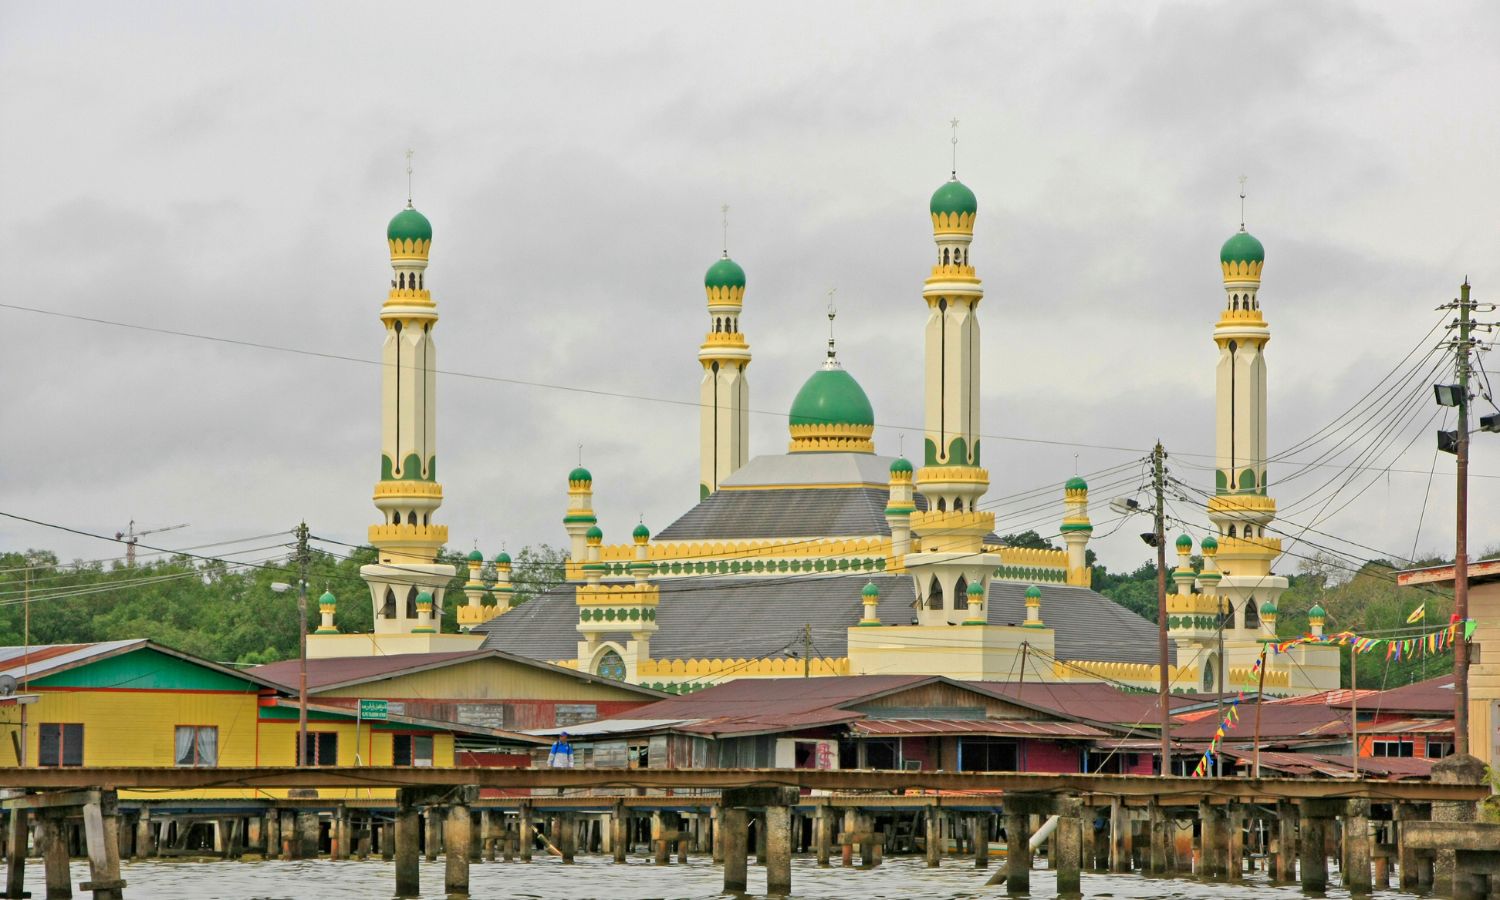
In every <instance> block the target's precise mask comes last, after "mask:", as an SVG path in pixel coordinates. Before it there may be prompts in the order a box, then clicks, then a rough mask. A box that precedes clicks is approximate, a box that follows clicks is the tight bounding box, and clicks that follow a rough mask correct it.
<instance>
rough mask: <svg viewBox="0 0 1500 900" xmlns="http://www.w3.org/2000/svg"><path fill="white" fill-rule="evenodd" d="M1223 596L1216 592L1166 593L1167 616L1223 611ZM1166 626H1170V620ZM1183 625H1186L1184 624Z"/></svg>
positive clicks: (1214, 613) (1211, 613)
mask: <svg viewBox="0 0 1500 900" xmlns="http://www.w3.org/2000/svg"><path fill="white" fill-rule="evenodd" d="M1224 603H1225V598H1224V597H1221V596H1219V595H1218V594H1168V595H1167V615H1168V616H1193V615H1206V616H1214V615H1217V614H1218V613H1220V612H1222V611H1224ZM1168 626H1169V627H1171V622H1170V620H1169V621H1168ZM1183 627H1188V626H1186V625H1184V626H1183Z"/></svg>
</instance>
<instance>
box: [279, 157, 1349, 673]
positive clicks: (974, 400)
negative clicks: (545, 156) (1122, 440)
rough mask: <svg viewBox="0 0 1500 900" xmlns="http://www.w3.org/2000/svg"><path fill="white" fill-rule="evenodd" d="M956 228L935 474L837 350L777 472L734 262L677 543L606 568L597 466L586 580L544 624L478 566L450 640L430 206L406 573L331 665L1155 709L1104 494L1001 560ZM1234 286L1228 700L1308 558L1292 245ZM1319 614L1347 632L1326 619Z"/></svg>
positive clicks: (935, 375) (1290, 658)
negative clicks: (693, 496) (1271, 409)
mask: <svg viewBox="0 0 1500 900" xmlns="http://www.w3.org/2000/svg"><path fill="white" fill-rule="evenodd" d="M928 212H929V215H930V217H931V222H932V229H933V240H934V243H935V245H936V246H935V248H934V252H933V257H932V260H933V262H932V267H931V270H930V271H929V272H928V274H927V277H926V280H925V281H924V282H923V284H922V291H921V297H922V302H923V304H924V305H925V306H926V310H927V315H926V324H925V326H924V331H923V335H922V347H923V351H924V364H923V365H924V393H923V397H924V427H925V438H924V441H923V447H922V455H921V458H920V460H918V461H916V462H913V461H911V460H908V459H906V458H904V457H900V456H897V457H889V456H882V455H879V454H878V453H877V452H876V449H875V445H874V442H873V436H874V431H875V421H876V420H875V413H874V408H873V406H872V404H871V402H870V399H869V397H868V396H867V395H866V393H865V391H864V389H863V388H862V387H861V386H860V384H859V382H858V381H857V380H856V379H855V378H854V376H853V374H851V373H850V372H849V371H848V370H846V369H845V368H844V366H843V365H842V364H841V362H840V360H839V358H838V355H837V351H836V347H835V345H834V343H833V340H832V339H831V338H830V340H829V344H828V352H827V359H826V361H825V362H824V363H823V365H822V367H821V368H820V369H819V370H818V371H816V372H813V373H811V375H810V376H809V377H808V378H807V380H806V382H805V383H804V384H803V385H802V388H801V390H799V391H798V392H797V395H796V397H795V398H794V399H793V400H792V403H791V408H790V411H789V414H788V417H787V432H788V433H787V450H786V452H785V453H780V454H773V455H767V456H757V457H753V458H752V457H751V456H750V454H749V445H750V442H749V427H750V418H749V404H750V387H749V382H748V380H747V371H748V369H749V365H750V361H751V353H750V343H749V340H748V337H747V333H746V332H745V331H743V330H742V325H741V321H740V317H741V314H742V313H743V312H744V311H745V310H744V308H745V301H746V285H747V278H746V274H745V270H744V268H742V267H741V266H740V265H739V264H738V263H736V262H735V261H734V260H732V259H730V258H729V256H728V254H727V252H726V253H725V254H724V256H723V258H721V259H719V260H717V261H715V262H714V263H713V265H711V266H709V268H708V271H707V274H706V275H705V276H704V292H705V299H706V303H707V313H708V317H707V319H708V321H707V326H708V327H707V333H706V334H705V336H704V340H703V343H702V344H701V345H700V346H699V347H698V362H699V364H700V366H701V368H702V372H703V375H702V383H701V387H700V392H699V417H700V443H699V453H700V465H699V472H700V475H699V498H700V499H699V502H698V503H697V505H696V506H694V507H692V508H691V509H689V510H687V511H686V512H684V513H683V514H682V515H681V516H680V517H679V518H678V519H677V520H676V521H675V522H672V523H671V524H669V525H668V526H667V527H665V528H663V529H662V530H660V531H658V532H657V533H656V534H654V535H653V534H652V533H651V532H650V530H649V529H647V528H646V526H645V525H637V526H636V527H635V528H634V530H633V531H632V532H631V534H630V539H629V540H628V541H623V542H619V543H606V542H605V532H604V529H603V527H602V523H600V522H599V521H598V520H597V517H596V516H595V514H594V510H593V496H594V490H595V483H594V478H593V476H592V474H591V473H590V472H589V471H588V470H586V469H584V468H582V467H579V468H575V469H573V470H572V471H571V472H569V473H567V479H566V508H565V509H563V511H562V512H563V514H562V525H563V528H564V529H565V530H566V531H567V534H568V537H569V542H570V553H569V558H568V562H567V566H566V576H567V577H566V581H565V582H564V583H562V584H560V585H558V586H557V587H555V588H552V589H550V590H548V591H546V592H544V593H542V594H540V595H539V596H536V597H534V598H532V599H531V600H529V601H528V602H526V603H522V604H516V603H515V602H513V597H514V589H513V586H512V584H511V579H510V575H511V568H512V563H511V559H510V557H509V556H508V555H506V554H504V553H501V554H500V555H498V556H496V557H495V558H494V559H492V560H486V559H485V558H484V556H483V555H482V554H480V553H479V552H478V551H475V552H474V553H471V554H470V555H469V557H468V560H467V562H468V565H467V568H468V580H467V582H466V583H465V584H464V585H463V587H462V589H461V592H462V595H463V599H462V602H461V604H460V605H458V606H457V609H456V619H457V622H458V631H457V633H445V632H444V631H443V630H442V621H443V609H444V607H445V605H446V604H447V603H448V602H449V601H450V597H449V589H448V588H449V584H450V583H451V582H452V581H453V580H454V578H455V575H456V574H457V573H456V572H455V571H454V567H453V566H450V565H446V564H443V563H441V562H439V561H438V554H439V551H440V550H441V548H442V547H443V545H444V544H445V543H446V542H447V537H448V535H447V529H446V527H444V526H442V525H438V524H435V523H434V522H433V516H434V514H435V513H436V512H437V510H438V509H439V507H440V506H441V504H442V500H443V489H442V485H441V484H440V483H439V482H438V480H437V453H436V447H437V441H436V425H435V417H434V410H435V400H436V393H437V386H438V385H437V379H436V377H435V370H436V356H435V349H434V344H433V330H434V328H435V326H436V325H437V321H438V314H437V304H436V302H435V301H434V300H433V298H432V294H431V291H429V290H428V288H427V287H426V270H427V265H428V260H429V252H430V250H431V247H432V226H431V224H430V223H429V222H428V220H427V218H426V217H425V216H423V215H422V214H421V213H420V212H418V211H417V210H416V209H414V208H413V207H412V206H411V204H410V202H408V204H407V208H406V209H403V210H402V211H401V212H399V213H398V214H397V215H396V216H395V218H393V219H392V220H391V222H390V225H389V227H388V228H387V231H386V239H387V243H388V245H389V248H390V253H391V266H392V270H393V271H392V276H391V287H390V291H389V293H388V294H387V296H386V299H385V302H384V304H383V305H382V307H381V310H380V319H381V322H382V323H383V324H384V326H385V344H384V349H383V361H384V363H385V365H384V366H383V375H382V384H381V445H382V449H381V466H380V480H379V482H377V484H376V485H375V491H374V501H375V506H376V508H377V509H378V510H379V512H380V522H379V524H376V525H372V526H370V529H369V542H370V543H371V544H372V545H374V546H375V547H376V548H377V549H378V554H379V555H378V562H376V563H374V564H372V565H369V566H366V567H364V568H363V569H362V570H361V575H362V576H363V577H364V579H365V581H366V582H367V583H368V585H369V588H370V599H371V602H372V604H373V607H374V629H373V632H372V633H369V634H341V633H339V632H338V631H337V629H336V627H335V626H334V621H333V619H334V616H333V614H334V611H335V606H334V604H335V603H336V602H337V601H335V600H334V598H333V597H332V596H331V595H325V597H324V600H323V604H322V609H321V611H322V613H323V624H322V627H320V628H319V629H318V631H317V633H316V634H313V635H311V636H309V640H308V652H309V654H310V655H311V656H314V657H351V656H370V655H389V654H398V653H432V652H441V651H453V650H468V649H473V648H475V647H480V646H482V647H486V648H495V649H499V650H504V651H508V652H511V653H516V654H520V655H524V656H527V657H531V658H535V659H538V660H542V661H545V662H549V663H552V664H555V665H558V666H564V667H568V668H573V669H577V670H579V671H582V672H587V673H590V674H594V675H597V676H600V677H606V678H614V679H620V680H624V681H627V682H631V683H636V684H642V685H647V686H650V687H654V688H658V689H662V690H666V691H672V692H688V691H692V690H696V689H699V688H702V687H706V686H708V685H711V684H714V683H718V682H721V681H725V680H729V679H735V678H756V677H777V676H788V675H807V676H837V675H847V674H875V673H880V674H941V675H947V676H950V677H954V678H959V679H969V680H991V681H1015V680H1024V681H1043V682H1075V681H1091V680H1107V681H1110V682H1113V683H1116V684H1121V685H1125V686H1129V687H1132V688H1138V689H1142V690H1155V689H1156V686H1157V679H1158V674H1159V672H1158V668H1157V662H1158V659H1157V630H1156V626H1155V625H1154V624H1153V623H1151V622H1148V621H1146V620H1145V619H1143V618H1141V617H1139V616H1137V615H1135V614H1134V613H1131V612H1130V611H1128V610H1126V609H1125V608H1123V607H1121V606H1119V605H1118V604H1116V603H1114V602H1113V601H1111V600H1110V599H1108V598H1107V597H1104V596H1103V595H1101V594H1098V593H1096V592H1094V591H1093V590H1091V589H1090V588H1089V585H1090V581H1091V569H1090V566H1089V565H1088V564H1087V561H1086V560H1087V556H1086V550H1087V547H1088V543H1089V539H1090V537H1091V535H1092V531H1093V525H1092V524H1091V521H1090V510H1091V501H1090V498H1089V489H1088V485H1087V484H1086V483H1085V481H1084V480H1083V479H1082V478H1078V477H1074V478H1071V479H1069V480H1068V481H1067V482H1066V483H1065V484H1062V485H1060V494H1061V496H1060V497H1059V501H1060V503H1059V521H1058V524H1057V532H1056V533H1057V536H1058V538H1059V539H1060V540H1061V542H1062V544H1063V546H1064V549H1061V550H1043V549H1035V548H1026V547H1013V546H1007V545H1005V544H1004V543H1003V542H1002V541H1001V540H1000V539H999V538H998V537H996V533H995V513H994V512H992V511H990V510H989V509H987V508H986V507H987V504H986V503H985V501H984V497H985V494H986V493H987V492H988V490H989V487H990V475H989V472H988V471H987V470H986V469H985V468H984V467H983V464H982V462H981V449H982V443H983V442H982V437H983V434H982V429H981V425H980V377H979V375H980V360H981V356H982V351H983V347H984V344H983V340H982V338H981V336H980V328H979V307H980V301H981V300H982V299H983V297H984V290H983V286H982V283H981V281H980V279H979V276H978V271H977V268H976V266H975V263H976V260H973V259H971V258H970V256H969V251H970V245H971V242H972V239H973V236H974V228H975V225H976V221H977V219H978V212H979V203H978V200H977V198H976V197H975V194H974V192H973V191H971V190H970V189H969V188H968V187H967V186H965V185H964V184H963V183H962V182H960V181H959V180H958V179H957V175H956V173H954V177H952V178H950V179H949V180H948V181H946V182H945V183H943V184H942V185H941V186H940V187H939V188H938V189H937V191H935V192H934V193H933V195H932V199H931V203H930V205H929V210H928ZM1219 262H1220V270H1221V272H1222V275H1223V283H1224V290H1225V299H1224V306H1223V308H1222V310H1221V312H1220V313H1219V318H1218V321H1217V324H1216V325H1215V326H1214V330H1213V335H1212V336H1213V340H1214V342H1215V343H1216V344H1217V345H1218V347H1219V362H1218V368H1217V375H1216V385H1217V388H1216V418H1215V444H1216V453H1217V458H1218V462H1217V475H1216V485H1215V491H1214V495H1213V498H1212V499H1211V500H1210V501H1209V503H1208V510H1207V512H1208V515H1209V518H1210V519H1211V521H1212V522H1213V524H1214V527H1215V530H1216V532H1217V534H1216V535H1213V536H1209V537H1206V538H1204V540H1203V541H1202V542H1201V545H1200V547H1199V551H1200V552H1201V554H1202V558H1203V565H1202V567H1201V570H1200V571H1194V569H1192V568H1191V567H1190V565H1189V559H1190V557H1191V555H1192V553H1193V549H1194V548H1193V540H1192V538H1191V537H1189V536H1188V535H1183V536H1182V537H1180V538H1178V539H1177V542H1176V550H1177V554H1178V561H1177V563H1178V564H1177V567H1176V569H1175V570H1173V571H1172V572H1170V573H1169V578H1170V579H1171V582H1172V584H1173V587H1172V588H1171V590H1172V593H1170V594H1169V596H1168V625H1169V629H1170V637H1171V642H1170V643H1171V648H1172V651H1171V659H1172V664H1171V666H1170V669H1169V674H1170V676H1171V679H1172V685H1173V690H1174V691H1181V692H1207V691H1214V690H1217V688H1218V684H1219V683H1220V677H1221V676H1222V677H1223V679H1224V683H1225V684H1226V685H1227V687H1228V689H1229V690H1236V689H1253V688H1254V687H1255V686H1256V683H1257V677H1258V676H1257V673H1254V672H1253V669H1252V666H1253V664H1254V661H1255V660H1256V659H1257V658H1258V657H1259V655H1260V653H1261V646H1262V642H1263V641H1265V640H1266V639H1268V638H1270V637H1273V636H1274V635H1275V621H1276V611H1277V607H1276V600H1277V598H1278V596H1279V595H1280V594H1281V592H1282V591H1284V590H1285V589H1286V587H1287V581H1286V579H1285V578H1282V577H1279V576H1276V575H1273V574H1272V573H1271V566H1272V563H1273V562H1274V560H1275V559H1276V557H1277V556H1278V555H1279V554H1280V542H1279V540H1278V539H1276V538H1274V537H1268V536H1267V535H1266V533H1265V528H1266V526H1267V525H1268V524H1269V523H1270V522H1271V521H1272V519H1273V518H1274V516H1275V512H1276V504H1275V501H1274V500H1272V499H1271V497H1270V495H1269V493H1268V489H1267V473H1266V362H1265V357H1264V355H1263V350H1264V347H1265V344H1266V342H1267V341H1268V340H1269V338H1270V331H1269V328H1268V326H1267V324H1266V321H1265V319H1264V318H1263V316H1262V313H1261V308H1260V300H1259V289H1260V282H1261V271H1262V267H1263V265H1264V262H1265V252H1264V248H1263V247H1262V245H1261V243H1260V242H1259V241H1258V240H1256V239H1255V238H1254V237H1252V236H1251V235H1250V234H1249V233H1247V232H1246V231H1245V230H1244V227H1243V225H1242V226H1241V229H1240V231H1239V232H1238V233H1236V234H1234V235H1233V236H1232V237H1230V238H1229V240H1228V241H1226V242H1225V243H1224V245H1223V247H1222V249H1221V251H1220V255H1219ZM915 337H916V336H915V335H913V338H915ZM560 487H561V485H560ZM601 487H602V486H601ZM559 494H560V496H559V500H560V501H561V490H560V491H559ZM559 505H560V506H561V503H560V504H559ZM453 602H455V603H459V601H457V600H454V601H453ZM1310 613H1311V616H1310V622H1311V627H1312V629H1313V630H1314V632H1315V633H1316V632H1320V631H1321V629H1322V625H1323V622H1322V616H1321V613H1322V610H1320V609H1318V608H1314V609H1313V610H1311V611H1310ZM1221 621H1222V622H1223V625H1222V629H1221V627H1220V622H1221ZM1221 630H1222V643H1221V641H1220V636H1221V635H1220V632H1221ZM1221 647H1222V652H1221ZM1338 653H1339V651H1338V649H1337V648H1336V647H1330V646H1307V645H1303V646H1302V647H1299V648H1296V649H1293V650H1292V651H1290V652H1288V653H1283V654H1276V655H1273V656H1271V657H1270V658H1269V660H1270V661H1269V663H1268V665H1267V667H1266V672H1265V674H1264V689H1265V690H1266V691H1267V692H1268V693H1271V694H1277V695H1293V694H1302V693H1309V692H1312V691H1318V690H1325V689H1328V688H1331V687H1337V686H1338V677H1339V665H1338ZM1221 667H1222V669H1223V671H1222V672H1221Z"/></svg>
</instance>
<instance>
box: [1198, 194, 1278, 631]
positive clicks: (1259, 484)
mask: <svg viewBox="0 0 1500 900" xmlns="http://www.w3.org/2000/svg"><path fill="white" fill-rule="evenodd" d="M1240 196H1241V200H1242V201H1243V198H1244V194H1243V193H1242V194H1241V195H1240ZM1242 218H1243V216H1242ZM1265 259H1266V252H1265V248H1264V247H1262V246H1261V243H1260V241H1258V240H1256V239H1255V238H1254V237H1253V236H1251V235H1250V233H1249V232H1247V231H1245V226H1244V222H1243V221H1242V222H1241V223H1240V230H1239V231H1238V232H1237V233H1236V234H1234V235H1233V236H1232V237H1230V238H1229V240H1227V241H1225V242H1224V246H1223V248H1222V249H1221V250H1220V251H1219V266H1220V269H1221V270H1222V271H1223V275H1224V310H1223V312H1222V313H1221V314H1220V316H1219V322H1218V324H1217V325H1216V326H1214V343H1215V344H1217V345H1218V347H1219V365H1218V375H1217V380H1216V385H1215V389H1216V390H1215V393H1216V409H1215V420H1214V421H1215V424H1214V447H1215V455H1216V456H1217V463H1216V472H1215V474H1214V482H1215V483H1214V495H1215V496H1214V498H1213V499H1212V500H1210V501H1209V502H1208V517H1209V518H1210V519H1211V520H1212V521H1213V523H1214V526H1215V528H1216V529H1217V531H1218V546H1219V551H1218V567H1219V572H1220V574H1221V578H1220V579H1219V586H1218V592H1219V595H1220V596H1221V597H1223V598H1224V604H1223V611H1224V612H1225V613H1229V614H1232V615H1233V622H1232V624H1231V626H1230V627H1232V628H1233V629H1235V630H1236V631H1245V630H1246V629H1247V628H1248V629H1249V630H1250V631H1255V630H1257V626H1258V619H1257V614H1256V613H1257V612H1258V610H1259V607H1260V605H1261V604H1264V603H1266V602H1268V601H1269V602H1271V603H1273V604H1274V602H1275V600H1276V598H1277V596H1278V595H1280V594H1281V592H1282V591H1284V590H1286V587H1287V581H1286V579H1285V578H1281V577H1278V576H1275V575H1272V574H1271V563H1272V562H1273V561H1274V560H1275V559H1276V557H1277V556H1278V555H1279V554H1280V552H1281V542H1280V541H1279V540H1277V539H1276V538H1273V537H1267V536H1266V534H1265V527H1266V526H1267V525H1268V524H1270V522H1271V520H1272V519H1273V518H1275V515H1276V501H1275V500H1272V499H1271V497H1270V496H1269V495H1268V493H1267V490H1266V487H1267V485H1266V360H1265V347H1266V343H1267V342H1268V341H1269V340H1270V339H1271V331H1270V329H1269V328H1267V327H1266V320H1265V319H1264V318H1263V317H1262V316H1261V311H1260V297H1259V293H1260V276H1261V268H1262V266H1264V264H1265ZM1251 604H1254V607H1253V610H1254V611H1252V612H1251V613H1250V621H1249V622H1248V623H1247V622H1246V609H1247V607H1250V606H1251ZM1238 636H1239V637H1250V636H1252V635H1238Z"/></svg>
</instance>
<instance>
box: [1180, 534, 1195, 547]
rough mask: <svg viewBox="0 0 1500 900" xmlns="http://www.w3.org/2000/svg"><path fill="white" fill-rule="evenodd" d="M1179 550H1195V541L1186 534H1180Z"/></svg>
mask: <svg viewBox="0 0 1500 900" xmlns="http://www.w3.org/2000/svg"><path fill="white" fill-rule="evenodd" d="M1177 549H1178V550H1191V549H1193V539H1192V538H1190V537H1188V536H1187V535H1185V534H1179V535H1178V536H1177Z"/></svg>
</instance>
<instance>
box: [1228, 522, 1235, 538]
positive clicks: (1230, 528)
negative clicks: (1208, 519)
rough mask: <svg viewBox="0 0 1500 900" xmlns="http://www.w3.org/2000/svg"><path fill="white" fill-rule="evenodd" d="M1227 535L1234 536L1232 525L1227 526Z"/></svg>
mask: <svg viewBox="0 0 1500 900" xmlns="http://www.w3.org/2000/svg"><path fill="white" fill-rule="evenodd" d="M1229 536H1230V537H1234V526H1233V525H1231V526H1229Z"/></svg>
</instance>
